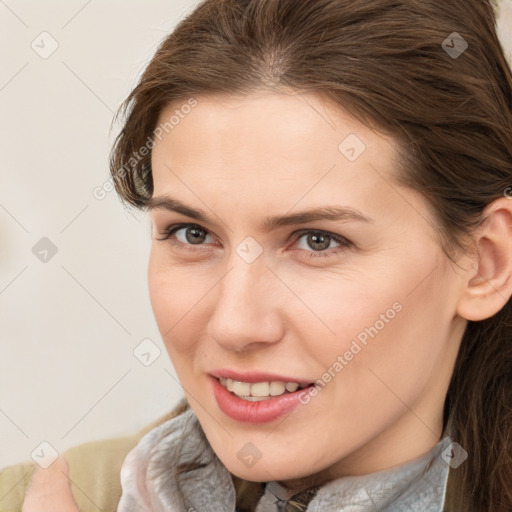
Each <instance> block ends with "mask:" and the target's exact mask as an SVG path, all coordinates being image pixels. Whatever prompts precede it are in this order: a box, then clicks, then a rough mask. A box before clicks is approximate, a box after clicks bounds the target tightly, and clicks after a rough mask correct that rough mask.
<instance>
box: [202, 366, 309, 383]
mask: <svg viewBox="0 0 512 512" xmlns="http://www.w3.org/2000/svg"><path fill="white" fill-rule="evenodd" d="M210 375H213V376H214V377H217V378H218V377H224V378H225V379H233V380H237V381H239V382H276V381H280V382H297V384H311V383H312V381H308V380H304V379H297V378H296V377H290V376H288V375H278V374H277V373H265V372H245V373H242V372H237V371H236V370H230V369H228V368H221V369H219V370H212V371H211V372H210Z"/></svg>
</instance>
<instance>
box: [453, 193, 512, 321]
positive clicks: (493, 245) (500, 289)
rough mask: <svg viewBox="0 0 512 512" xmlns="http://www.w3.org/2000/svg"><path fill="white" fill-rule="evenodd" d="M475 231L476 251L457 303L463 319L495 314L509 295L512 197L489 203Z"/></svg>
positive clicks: (510, 280) (511, 258) (511, 283)
mask: <svg viewBox="0 0 512 512" xmlns="http://www.w3.org/2000/svg"><path fill="white" fill-rule="evenodd" d="M484 219H485V220H484V221H483V222H482V223H481V225H480V226H479V227H478V228H477V229H476V231H475V233H474V237H473V240H474V243H475V254H474V255H472V256H471V257H470V266H471V269H470V270H468V271H467V272H466V273H465V275H464V279H465V285H464V287H463V290H462V294H461V296H460V299H459V303H458V305H457V313H458V314H459V315H460V316H461V317H463V318H465V319H466V320H471V321H478V320H485V319H486V318H489V317H491V316H493V315H494V314H495V313H497V312H498V311H499V310H500V309H501V308H503V306H504V305H505V304H506V303H507V302H508V301H509V300H510V297H511V295H512V198H509V197H503V198H500V199H497V200H495V201H494V202H492V203H491V204H490V205H489V206H487V208H486V209H485V211H484Z"/></svg>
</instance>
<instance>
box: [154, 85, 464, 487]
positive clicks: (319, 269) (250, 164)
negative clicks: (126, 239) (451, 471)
mask: <svg viewBox="0 0 512 512" xmlns="http://www.w3.org/2000/svg"><path fill="white" fill-rule="evenodd" d="M190 104H193V105H195V106H193V107H187V106H185V105H190ZM176 110H178V112H176ZM173 115H174V116H175V117H174V118H173V121H171V122H170V123H168V124H167V126H166V127H165V129H163V130H162V129H160V130H159V131H158V132H157V133H158V134H159V137H157V139H155V141H156V145H155V147H154V149H153V155H152V167H153V179H154V194H153V201H152V203H151V209H150V212H151V218H152V235H153V240H152V249H151V257H150V263H149V287H150V296H151V302H152V306H153V310H154V313H155V317H156V321H157V323H158V327H159V330H160V332H161V334H162V337H163V340H164V343H165V345H166V347H167V351H168V353H169V356H170V358H171V361H172V364H173V366H174V368H175V369H176V372H177V375H178V378H179V380H180V382H181V384H182V386H183V389H184V393H185V395H186V397H187V399H188V401H189V403H190V405H191V407H192V408H193V410H194V412H195V413H196V415H197V417H198V419H199V421H200V423H201V425H202V428H203V430H204V432H205V434H206V436H207V438H208V440H209V442H210V444H211V446H212V448H213V449H214V451H215V452H216V454H217V455H218V457H219V458H220V459H221V461H222V462H223V463H224V465H225V466H226V467H227V469H228V470H229V471H230V472H231V473H233V474H235V475H237V476H239V477H241V478H244V479H247V480H251V481H268V480H278V481H281V482H282V483H283V484H284V485H286V486H288V487H290V488H291V489H301V488H305V487H308V486H310V485H313V483H322V482H324V481H327V480H330V479H333V478H336V477H338V476H342V475H347V474H364V473H369V472H372V471H378V470H380V469H384V468H387V467H390V466H394V465H396V464H400V463H402V462H405V461H407V460H411V459H413V458H416V457H418V456H420V455H422V454H424V453H425V452H426V451H428V450H429V449H431V448H432V447H433V446H434V444H436V443H437V442H438V440H439V439H440V436H441V433H442V419H443V418H442V409H443V402H444V398H445V395H446V391H447V387H448V384H449V380H450V377H451V374H452V371H453V365H454V361H455V358H456V354H457V350H458V346H459V342H460V339H461V336H462V333H463V330H464V327H465V321H464V320H463V319H462V318H461V317H460V316H458V315H457V311H456V309H457V298H458V296H459V294H460V290H461V286H462V280H461V279H460V278H459V277H458V275H457V274H456V273H455V271H454V270H453V268H452V265H451V264H450V262H449V260H447V258H446V256H445V255H444V253H443V251H442V249H441V247H440V246H439V245H438V243H437V242H436V239H435V235H434V230H433V224H434V222H433V220H432V217H431V214H430V210H429V208H428V206H427V203H426V201H425V200H424V198H423V196H422V195H421V194H419V193H418V192H415V191H413V190H410V189H407V188H405V187H403V186H399V185H398V184H396V183H395V182H394V180H393V175H396V173H397V172H398V170H399V169H398V164H397V162H396V148H395V146H394V143H393V140H392V139H390V138H387V137H385V136H384V135H382V134H380V133H378V132H375V131H372V130H371V129H369V128H367V127H366V126H365V125H362V124H361V123H360V122H358V121H357V120H356V119H355V118H353V117H351V116H349V115H348V114H347V113H346V112H345V111H344V110H342V109H340V108H339V107H335V106H334V105H332V104H329V103H326V102H323V101H321V99H320V98H319V97H318V96H315V95H313V94H300V95H299V94H290V95H284V94H277V93H270V92H259V93H257V94H256V93H254V94H251V95H248V96H245V97H241V96H240V97H234V96H230V97H226V96H223V97H221V96H217V97H198V98H197V104H196V103H193V102H191V103H188V104H186V103H184V106H180V105H173V106H172V108H171V107H169V108H167V109H166V110H165V111H163V112H162V115H161V118H160V122H161V123H162V124H163V123H165V122H166V121H169V119H170V118H171V116H173ZM159 139H160V140H159ZM171 199H172V200H171ZM335 209H336V211H335ZM312 211H317V212H316V213H315V214H313V213H308V212H312ZM194 212H200V216H199V214H198V213H194ZM178 224H180V225H181V226H178V227H177V229H176V230H175V232H174V233H172V234H170V236H167V239H165V238H166V232H167V231H168V230H169V228H170V227H173V226H175V225H178ZM187 225H188V227H187ZM230 372H231V373H230ZM261 373H263V374H264V375H261ZM212 374H215V376H217V377H219V376H224V377H225V378H227V377H230V376H231V377H235V379H234V380H240V381H244V380H245V381H247V382H245V383H244V384H235V386H236V389H235V388H232V389H235V392H236V391H238V394H241V395H248V394H249V393H251V394H252V395H267V396H268V394H269V393H270V394H271V395H272V396H274V395H273V394H275V397H274V398H270V399H264V400H261V401H251V400H246V399H242V398H238V397H237V396H235V393H233V392H231V391H227V390H226V389H225V388H224V387H223V386H222V385H221V384H220V383H219V380H218V379H217V378H214V377H213V376H212ZM239 374H242V375H239ZM250 374H251V375H250ZM265 374H272V375H265ZM237 377H238V379H237ZM281 381H282V383H281ZM288 381H291V382H297V383H316V386H314V387H310V388H308V389H301V388H299V389H298V390H297V391H295V392H289V391H288V390H286V391H285V394H286V396H281V397H280V398H278V397H277V395H279V394H280V393H282V392H283V390H284V389H286V387H285V384H286V382H288ZM251 382H252V383H257V382H259V383H262V382H263V383H262V384H258V385H256V386H252V385H251ZM265 382H269V384H265ZM271 382H274V384H270V383H271ZM294 387H295V386H293V385H291V386H288V388H289V389H290V390H291V391H293V389H294Z"/></svg>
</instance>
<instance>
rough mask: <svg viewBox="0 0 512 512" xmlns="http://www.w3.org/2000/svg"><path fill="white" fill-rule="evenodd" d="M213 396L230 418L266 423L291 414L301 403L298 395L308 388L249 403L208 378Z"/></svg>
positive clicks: (216, 381)
mask: <svg viewBox="0 0 512 512" xmlns="http://www.w3.org/2000/svg"><path fill="white" fill-rule="evenodd" d="M210 379H211V385H212V389H213V394H214V396H215V399H216V400H217V404H218V405H219V408H220V410H221V411H222V412H223V413H224V414H227V415H228V416H229V417H230V418H233V419H234V420H237V421H242V422H244V423H267V422H269V421H274V420H277V419H278V418H280V417H281V416H284V415H285V414H287V413H289V412H291V411H292V410H293V409H294V408H295V407H297V406H298V405H299V404H300V403H301V402H300V401H299V397H300V393H301V392H304V393H307V392H308V391H307V389H308V388H304V389H298V390H297V391H294V392H293V393H284V394H283V395H279V396H274V397H272V398H267V399H266V400H260V401H258V402H250V401H248V400H243V399H242V398H239V397H237V396H236V395H235V394H233V393H231V391H228V390H227V389H226V388H225V387H224V386H223V385H222V384H221V383H220V382H219V381H218V379H216V378H215V377H212V376H210Z"/></svg>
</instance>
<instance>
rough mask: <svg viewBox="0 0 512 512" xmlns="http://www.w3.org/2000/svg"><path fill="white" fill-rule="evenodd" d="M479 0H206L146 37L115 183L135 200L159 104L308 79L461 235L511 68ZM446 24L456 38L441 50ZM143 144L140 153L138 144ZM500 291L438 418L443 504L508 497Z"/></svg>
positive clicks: (480, 198)
mask: <svg viewBox="0 0 512 512" xmlns="http://www.w3.org/2000/svg"><path fill="white" fill-rule="evenodd" d="M495 7H496V6H495V5H494V4H493V3H492V2H491V0H466V1H464V2H460V1H458V0H443V1H439V0H206V1H203V2H202V3H200V4H199V6H198V7H197V8H196V9H195V10H194V11H193V12H192V13H191V14H190V15H188V16H187V17H186V18H184V19H183V20H182V21H181V22H180V23H179V24H178V25H177V27H176V28H175V30H174V31H173V32H172V33H171V34H170V35H169V36H168V37H166V38H165V40H164V41H163V42H162V43H161V44H160V46H159V48H158V50H157V51H156V54H155V55H154V57H153V59H152V60H151V62H150V63H149V65H148V66H147V68H146V70H145V71H144V73H143V74H142V76H141V78H140V80H139V82H138V84H137V86H136V87H135V89H134V90H133V91H132V92H131V94H130V95H129V97H128V98H127V99H126V101H125V102H124V104H123V105H122V107H121V109H120V110H119V113H118V114H119V115H121V114H123V115H124V116H125V122H124V127H123V129H122V131H121V132H120V134H119V136H118V137H117V139H116V141H115V144H114V147H113V150H112V154H111V173H112V176H113V179H114V182H115V186H116V190H117V192H118V193H119V195H120V197H121V198H122V200H123V202H124V203H125V204H126V205H127V206H131V207H136V208H142V209H144V207H145V205H146V204H147V201H148V199H149V198H151V195H152V193H153V180H152V175H151V152H149V153H148V152H146V151H144V152H141V148H143V147H144V146H146V147H147V146H148V141H150V140H152V138H154V136H155V133H154V130H155V129H156V128H157V122H158V120H159V116H160V114H161V112H162V110H163V109H164V108H165V107H167V106H168V105H170V104H173V105H179V104H180V102H181V103H182V104H186V102H187V101H189V100H190V99H191V98H199V97H200V96H201V95H211V94H226V95H233V94H238V93H241V94H247V93H250V92H251V91H255V90H257V89H262V88H266V89H274V90H279V89H283V88H288V89H292V90H296V91H308V92H316V93H318V94H319V95H323V96H325V97H327V98H329V99H330V100H332V101H333V102H335V104H338V105H340V106H341V107H343V108H344V109H347V110H348V111H349V112H350V113H352V114H353V115H354V116H355V117H357V118H358V119H359V120H361V121H362V122H364V123H365V124H367V125H369V126H370V125H371V126H373V127H377V128H379V129H380V130H382V131H386V132H387V133H389V134H391V135H392V136H393V138H394V140H395V141H396V142H397V147H398V148H399V154H400V157H401V164H402V165H401V168H400V173H399V174H400V176H399V178H398V179H399V180H400V182H401V183H402V184H405V185H407V186H410V187H412V188H414V189H416V190H418V191H420V192H421V193H422V194H423V195H424V196H425V197H426V198H427V199H428V202H429V205H430V206H431V207H432V209H433V212H434V214H435V219H436V229H437V230H438V232H439V233H440V234H441V235H442V238H441V239H442V240H443V248H444V247H446V249H447V250H450V249H454V248H455V249H457V248H464V247H466V248H467V246H465V241H467V240H469V238H468V236H469V237H470V235H471V233H472V230H473V229H474V228H475V227H477V226H478V225H479V224H480V223H481V222H482V220H483V218H482V217H483V216H482V214H483V211H484V209H485V207H486V206H487V205H489V204H490V203H491V202H492V201H494V200H496V199H498V198H500V197H503V194H504V191H505V190H511V189H510V186H511V185H512V135H511V134H512V73H511V69H510V66H509V64H508V63H507V61H506V58H505V56H504V51H503V48H502V46H501V44H500V42H499V40H498V37H497V33H496V14H495ZM454 32H457V33H458V34H460V35H461V36H462V37H463V38H464V40H465V41H466V42H467V44H468V47H467V49H466V51H464V53H462V54H461V55H459V56H453V55H449V53H448V52H447V51H445V50H446V48H443V46H442V44H443V41H445V40H447V38H448V41H450V39H449V36H450V37H454V36H453V33H454ZM142 153H145V154H142ZM511 390H512V302H511V301H510V300H508V302H506V304H504V306H503V308H502V309H501V310H500V311H499V312H498V313H497V314H496V315H494V316H493V317H491V318H489V319H486V320H483V321H480V322H469V323H468V326H467V329H466V331H465V333H464V336H463V339H462V342H461V348H460V350H459V354H458V357H457V361H456V364H455V368H454V372H453V376H452V380H451V383H450V386H449V389H448V393H447V396H446V401H445V409H444V423H445V426H446V421H447V418H448V415H449V414H451V416H452V421H453V423H452V431H451V435H452V439H454V440H455V441H457V442H458V443H459V444H460V445H461V446H462V447H463V448H465V450H466V451H467V452H468V453H469V458H468V459H467V460H466V461H465V462H464V463H463V464H462V465H461V466H460V467H458V468H457V469H456V470H455V471H454V476H453V478H454V482H453V485H454V487H453V488H454V495H455V503H456V510H457V511H460V512H468V511H477V512H479V511H483V512H505V511H510V510H512V399H511V393H512V391H511Z"/></svg>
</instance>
